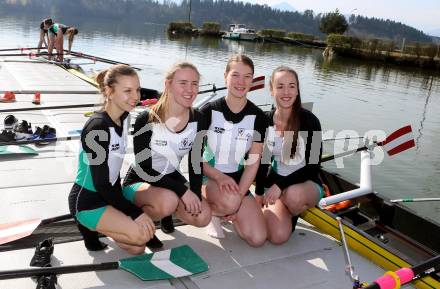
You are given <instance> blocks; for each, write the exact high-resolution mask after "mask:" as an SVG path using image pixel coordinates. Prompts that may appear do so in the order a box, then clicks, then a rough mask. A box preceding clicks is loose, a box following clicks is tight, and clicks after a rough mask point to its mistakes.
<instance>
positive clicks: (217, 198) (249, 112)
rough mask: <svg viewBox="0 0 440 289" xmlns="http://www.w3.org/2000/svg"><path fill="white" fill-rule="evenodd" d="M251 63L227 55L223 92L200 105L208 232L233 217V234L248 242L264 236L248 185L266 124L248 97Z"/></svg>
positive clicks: (219, 234) (218, 230)
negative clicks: (203, 126) (209, 216)
mask: <svg viewBox="0 0 440 289" xmlns="http://www.w3.org/2000/svg"><path fill="white" fill-rule="evenodd" d="M253 76H254V63H253V62H252V60H251V59H250V58H249V57H247V56H245V55H234V56H232V57H231V58H230V59H229V61H228V63H227V65H226V69H225V73H224V77H225V82H226V87H227V89H228V92H227V95H226V96H225V97H222V98H220V99H218V100H215V101H213V102H209V103H207V104H206V105H204V106H203V107H202V108H201V112H202V113H204V114H205V115H206V118H207V119H208V123H209V129H208V133H207V140H206V142H205V145H204V153H203V160H204V163H203V172H204V175H205V176H206V177H207V183H206V187H205V194H206V198H207V200H208V203H209V204H210V206H211V210H212V212H213V217H212V221H211V223H210V225H209V226H208V228H207V233H208V235H210V236H212V237H216V238H223V237H224V233H223V229H222V227H221V224H220V218H224V219H226V220H228V221H232V222H233V225H234V228H235V231H236V232H237V234H238V235H239V236H240V238H242V239H243V240H245V241H246V242H247V243H248V244H249V245H250V246H252V247H260V246H262V245H263V244H264V243H265V241H266V237H267V231H266V224H265V221H264V217H263V214H262V211H261V209H260V207H259V206H258V204H257V202H256V201H255V198H253V197H252V195H251V193H250V191H249V188H250V186H251V184H252V182H253V181H254V179H255V175H256V173H257V170H258V166H259V163H260V157H261V153H262V150H263V136H264V133H265V130H266V127H267V120H266V117H265V115H264V112H263V111H262V110H261V109H260V108H259V107H257V106H256V105H255V104H254V103H252V102H251V101H250V100H248V99H247V97H246V96H247V93H248V91H249V90H250V88H251V86H252V80H253Z"/></svg>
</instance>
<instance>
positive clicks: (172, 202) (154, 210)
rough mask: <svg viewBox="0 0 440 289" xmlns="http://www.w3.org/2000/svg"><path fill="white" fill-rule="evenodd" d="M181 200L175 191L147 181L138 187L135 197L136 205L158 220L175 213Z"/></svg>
mask: <svg viewBox="0 0 440 289" xmlns="http://www.w3.org/2000/svg"><path fill="white" fill-rule="evenodd" d="M179 201H180V200H179V197H178V196H177V195H176V194H175V193H174V192H173V191H170V190H167V189H164V188H159V187H155V186H152V185H150V184H147V183H143V184H142V185H141V186H140V187H139V188H138V190H137V191H136V195H135V198H134V203H135V205H136V206H138V207H140V208H142V210H143V211H144V212H145V213H146V214H147V215H148V216H150V217H151V218H152V219H153V220H156V221H157V220H160V219H162V218H164V217H166V216H169V215H171V214H173V213H174V212H175V211H176V209H177V206H178V204H179Z"/></svg>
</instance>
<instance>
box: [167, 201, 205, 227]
mask: <svg viewBox="0 0 440 289" xmlns="http://www.w3.org/2000/svg"><path fill="white" fill-rule="evenodd" d="M176 215H177V217H179V219H181V220H182V221H183V222H184V223H185V224H188V225H193V226H196V227H206V226H207V225H208V224H209V222H210V221H211V208H210V207H209V205H208V202H207V201H206V200H205V199H203V198H202V212H201V214H199V215H197V216H194V215H191V214H190V213H188V212H187V211H185V205H184V204H183V202H182V201H181V200H180V201H179V206H178V207H177V212H176Z"/></svg>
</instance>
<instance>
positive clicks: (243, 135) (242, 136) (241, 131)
mask: <svg viewBox="0 0 440 289" xmlns="http://www.w3.org/2000/svg"><path fill="white" fill-rule="evenodd" d="M251 136H252V135H251V133H250V132H247V131H246V129H245V128H243V127H240V128H238V135H237V137H236V138H235V139H237V140H244V141H248V140H249V138H250V137H251Z"/></svg>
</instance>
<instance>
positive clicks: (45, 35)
mask: <svg viewBox="0 0 440 289" xmlns="http://www.w3.org/2000/svg"><path fill="white" fill-rule="evenodd" d="M44 22H47V23H50V22H52V19H50V18H47V19H44V20H43V21H41V23H40V39H39V41H38V45H37V48H38V50H37V53H40V49H41V48H42V47H43V44H44V47H46V48H48V43H49V35H48V31H47V28H45V25H44ZM46 39H47V41H46Z"/></svg>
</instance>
